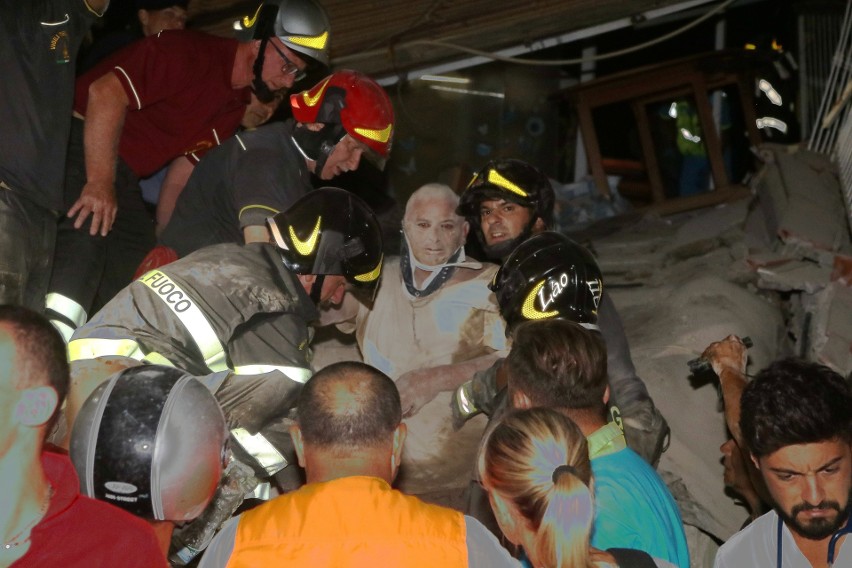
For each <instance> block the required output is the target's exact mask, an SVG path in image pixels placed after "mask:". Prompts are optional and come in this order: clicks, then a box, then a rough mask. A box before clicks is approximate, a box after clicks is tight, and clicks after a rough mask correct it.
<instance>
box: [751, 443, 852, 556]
mask: <svg viewBox="0 0 852 568" xmlns="http://www.w3.org/2000/svg"><path fill="white" fill-rule="evenodd" d="M753 459H754V458H753ZM754 461H755V465H757V467H758V468H759V469H760V472H761V475H762V476H763V479H764V480H765V481H766V487H767V489H768V490H769V494H770V495H771V496H772V499H773V500H774V501H775V504H776V510H777V511H778V514H779V515H780V516H781V518H783V519H784V522H785V523H786V524H787V526H788V527H789V528H790V530H792V531H793V532H795V533H798V534H799V535H801V536H803V537H805V538H808V539H813V540H822V539H824V538H827V537H829V536H831V535H832V534H833V533H834V532H835V531H837V529H839V528H840V527H841V526H842V525H843V523H844V522H845V521H846V518H847V517H848V515H849V492H850V489H852V448H850V445H849V444H848V443H846V442H844V441H842V440H839V439H838V440H833V441H826V442H818V443H814V444H795V445H792V446H786V447H783V448H781V449H780V450H777V451H776V452H774V453H772V454H769V455H768V456H765V457H762V458H757V459H754Z"/></svg>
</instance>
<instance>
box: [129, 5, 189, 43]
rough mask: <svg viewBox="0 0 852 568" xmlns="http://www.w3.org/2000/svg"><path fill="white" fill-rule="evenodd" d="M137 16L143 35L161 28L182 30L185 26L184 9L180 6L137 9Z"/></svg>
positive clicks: (161, 29) (155, 32)
mask: <svg viewBox="0 0 852 568" xmlns="http://www.w3.org/2000/svg"><path fill="white" fill-rule="evenodd" d="M138 17H139V23H140V24H142V33H143V34H145V37H148V36H150V35H154V34H158V33H160V32H161V31H163V30H182V29H184V28H185V27H186V10H184V9H183V8H181V7H180V6H172V7H171V8H164V9H162V10H139V13H138Z"/></svg>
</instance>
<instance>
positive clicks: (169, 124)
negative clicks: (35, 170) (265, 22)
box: [74, 30, 251, 177]
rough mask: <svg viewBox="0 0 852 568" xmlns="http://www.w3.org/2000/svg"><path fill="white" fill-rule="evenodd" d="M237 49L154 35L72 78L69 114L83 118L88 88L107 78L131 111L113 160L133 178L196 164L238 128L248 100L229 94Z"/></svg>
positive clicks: (180, 35) (191, 36)
mask: <svg viewBox="0 0 852 568" xmlns="http://www.w3.org/2000/svg"><path fill="white" fill-rule="evenodd" d="M237 45H238V42H237V41H236V40H233V39H228V38H220V37H216V36H211V35H208V34H204V33H200V32H194V31H190V30H177V31H165V32H160V33H159V34H157V35H155V36H150V37H147V38H145V39H142V40H140V41H137V42H135V43H132V44H130V45H129V46H127V47H125V48H124V49H122V50H120V51H118V52H117V53H115V54H113V55H112V56H110V57H107V58H106V59H105V60H103V61H101V62H100V63H99V64H98V65H96V66H95V67H94V68H92V69H91V70H90V71H88V72H87V73H85V74H83V75H82V76H80V77H79V78H78V79H77V85H76V93H75V98H74V110H76V111H77V112H78V113H80V114H81V115H83V116H85V115H86V107H87V105H88V100H89V85H90V84H91V83H92V82H93V81H95V80H96V79H98V78H100V77H102V76H103V75H105V74H106V73H114V74H115V76H116V77H118V79H119V81H121V84H122V86H123V87H124V91H125V93H126V94H127V98H128V100H129V101H130V104H129V106H128V109H127V116H126V118H125V119H124V128H123V130H122V133H121V140H120V142H119V148H118V153H119V155H120V156H121V157H122V158H123V159H124V161H125V162H127V164H128V165H129V166H130V168H131V169H132V170H133V172H134V173H135V174H136V175H137V176H139V177H147V176H149V175H151V174H153V173H155V172H156V171H158V170H159V169H160V168H162V167H163V166H165V165H166V164H168V163H169V162H170V161H171V160H173V159H174V158H177V157H178V156H182V155H186V156H187V157H188V158H189V159H190V160H192V161H194V162H195V161H197V160H198V159H200V158H201V156H202V155H203V154H204V152H206V151H207V150H208V149H210V148H212V147H214V146H216V145H218V144H219V143H220V142H221V141H223V140H225V139H226V138H228V137H229V136H231V135H232V134H233V133H234V132H235V131H236V129H237V127H238V126H239V124H240V121H241V120H242V117H243V113H244V112H245V108H246V105H248V103H249V101H250V93H251V90H250V89H249V88H248V87H245V88H240V89H234V88H233V87H232V86H231V73H232V71H233V68H234V59H235V57H236V52H237Z"/></svg>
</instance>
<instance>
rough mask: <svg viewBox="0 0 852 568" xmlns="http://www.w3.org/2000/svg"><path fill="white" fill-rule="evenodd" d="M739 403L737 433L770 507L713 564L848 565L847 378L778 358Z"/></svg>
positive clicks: (851, 553) (850, 442)
mask: <svg viewBox="0 0 852 568" xmlns="http://www.w3.org/2000/svg"><path fill="white" fill-rule="evenodd" d="M743 349H744V347H743ZM739 372H742V369H740V370H739ZM740 403H741V414H740V419H739V426H740V430H741V431H742V439H743V442H744V443H745V445H746V446H747V448H748V451H749V453H750V457H751V460H752V462H753V463H754V465H755V467H756V468H757V469H758V470H759V472H760V476H761V478H762V480H763V481H764V482H765V484H766V488H767V490H768V492H769V496H770V497H771V500H772V501H773V510H772V511H770V512H768V513H766V514H765V515H763V516H761V517H759V518H758V519H756V520H755V521H754V522H752V523H751V524H750V525H749V526H748V527H746V528H745V529H743V530H742V531H740V532H738V533H737V534H735V535H734V536H733V537H731V538H730V539H729V540H728V542H726V543H725V544H724V545H723V546H722V547H721V548H720V549H719V552H718V554H717V555H716V563H715V566H716V567H717V568H724V567H728V566H731V567H733V566H737V567H738V566H777V567H779V568H780V567H781V566H826V565H828V566H832V565H833V566H852V545H849V544H846V545H845V546H844V544H845V542H847V541H849V538H848V536H847V535H848V534H849V533H850V532H852V520H850V518H852V516H850V491H852V388H850V385H849V383H848V382H847V381H845V380H844V379H843V377H841V376H840V375H839V374H837V373H835V372H834V371H832V370H831V369H829V368H828V367H825V366H824V365H820V364H817V363H811V362H807V361H802V360H799V359H793V358H790V359H784V360H781V361H776V362H775V363H772V364H771V365H770V366H769V367H767V368H766V369H764V370H763V371H761V372H760V373H759V374H758V375H757V376H756V377H755V378H754V379H753V380H752V381H751V382H750V383H749V384H748V385H747V386H746V387H745V389H744V390H743V393H742V397H741V401H740Z"/></svg>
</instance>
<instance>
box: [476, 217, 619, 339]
mask: <svg viewBox="0 0 852 568" xmlns="http://www.w3.org/2000/svg"><path fill="white" fill-rule="evenodd" d="M491 289H492V290H493V291H494V292H495V294H496V296H497V304H498V305H499V307H500V314H501V315H502V316H503V319H504V320H506V328H507V330H509V329H511V328H513V327H514V326H515V325H517V324H519V323H521V322H523V321H527V320H541V319H548V318H562V319H567V320H570V321H573V322H575V323H578V324H580V325H582V326H584V327H587V328H590V329H597V321H598V306H599V305H600V301H601V295H602V293H603V279H602V277H601V271H600V268H599V267H598V263H597V262H596V261H595V259H594V257H593V256H592V254H591V253H590V252H589V251H588V250H587V249H586V248H585V247H583V246H582V245H580V244H578V243H576V242H574V241H572V240H571V239H569V238H568V237H566V236H565V235H562V234H560V233H555V232H553V231H545V232H543V233H538V234H537V235H533V236H532V237H530V238H529V239H527V240H526V241H524V242H523V243H521V244H520V245H518V247H517V248H516V249H515V250H514V251H512V253H511V254H510V255H509V257H508V258H507V259H506V261H505V262H504V263H503V266H501V267H500V270H498V271H497V274H496V275H495V276H494V282H493V283H492V284H491Z"/></svg>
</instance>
